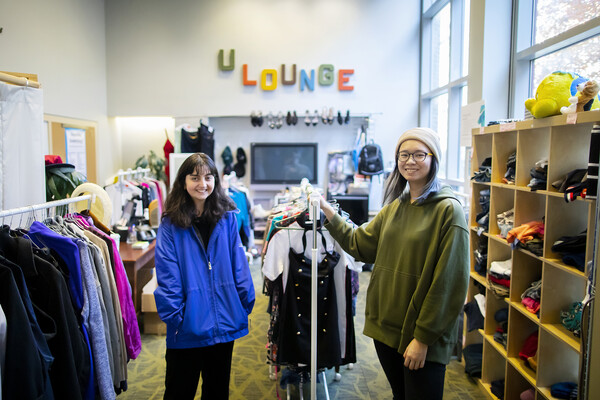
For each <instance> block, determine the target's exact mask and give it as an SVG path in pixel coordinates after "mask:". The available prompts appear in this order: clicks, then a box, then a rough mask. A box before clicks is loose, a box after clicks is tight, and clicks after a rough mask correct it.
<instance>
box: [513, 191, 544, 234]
mask: <svg viewBox="0 0 600 400" xmlns="http://www.w3.org/2000/svg"><path fill="white" fill-rule="evenodd" d="M545 211H546V196H544V195H543V194H541V193H538V192H528V191H522V190H519V191H517V192H516V196H515V228H516V227H518V226H521V225H523V224H526V223H528V222H531V221H541V220H542V219H543V218H544V214H545Z"/></svg>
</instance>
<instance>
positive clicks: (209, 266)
mask: <svg viewBox="0 0 600 400" xmlns="http://www.w3.org/2000/svg"><path fill="white" fill-rule="evenodd" d="M208 269H209V270H211V269H212V266H211V265H210V261H209V262H208Z"/></svg>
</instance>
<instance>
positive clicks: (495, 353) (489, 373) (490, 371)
mask: <svg viewBox="0 0 600 400" xmlns="http://www.w3.org/2000/svg"><path fill="white" fill-rule="evenodd" d="M483 360H485V361H484V362H483V368H482V370H481V383H482V385H483V386H484V388H486V390H487V392H488V393H489V394H490V395H492V392H491V390H490V385H491V383H492V382H494V381H497V380H500V379H505V376H506V359H505V357H504V356H503V355H502V353H500V351H499V350H498V349H497V348H496V346H494V345H493V344H492V343H490V342H489V341H488V340H486V341H484V343H483ZM494 397H495V396H494Z"/></svg>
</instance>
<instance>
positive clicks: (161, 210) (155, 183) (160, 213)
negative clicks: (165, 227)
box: [151, 180, 163, 218]
mask: <svg viewBox="0 0 600 400" xmlns="http://www.w3.org/2000/svg"><path fill="white" fill-rule="evenodd" d="M151 182H152V183H153V184H154V186H156V192H157V193H158V199H157V200H158V201H157V202H156V203H157V204H158V215H159V218H160V216H162V213H163V196H162V190H160V185H159V184H158V181H155V180H151Z"/></svg>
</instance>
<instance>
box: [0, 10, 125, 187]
mask: <svg viewBox="0 0 600 400" xmlns="http://www.w3.org/2000/svg"><path fill="white" fill-rule="evenodd" d="M0 10H1V14H0V15H1V17H0V26H2V27H3V32H2V34H0V55H1V56H0V70H3V71H11V72H27V73H34V74H38V78H39V80H40V82H41V84H42V87H43V90H44V113H46V114H53V115H60V116H65V117H70V118H77V119H85V120H91V121H96V122H97V123H98V132H97V133H96V148H97V160H98V161H97V162H98V165H97V166H98V178H99V179H98V181H99V182H102V181H103V179H104V178H105V177H106V176H108V175H109V174H110V173H111V172H112V171H113V170H116V169H118V167H119V166H120V157H121V156H120V152H119V151H120V150H119V147H120V143H119V141H118V140H117V138H116V137H115V136H114V135H113V134H112V133H111V130H110V129H109V126H108V121H107V117H106V116H107V108H106V107H107V103H106V101H107V96H106V36H105V6H104V1H103V0H87V1H79V0H53V1H51V2H49V1H43V0H19V1H16V0H0Z"/></svg>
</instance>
